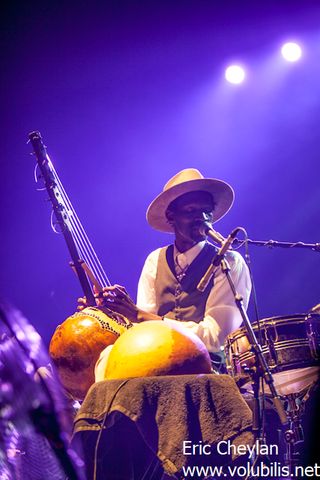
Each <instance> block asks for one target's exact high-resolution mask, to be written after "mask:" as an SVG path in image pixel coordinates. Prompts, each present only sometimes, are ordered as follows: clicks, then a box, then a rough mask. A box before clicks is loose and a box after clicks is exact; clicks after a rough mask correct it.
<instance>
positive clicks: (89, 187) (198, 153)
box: [0, 1, 320, 342]
mask: <svg viewBox="0 0 320 480" xmlns="http://www.w3.org/2000/svg"><path fill="white" fill-rule="evenodd" d="M9 3H10V4H9ZM64 3H66V4H68V6H66V5H64ZM261 3H262V2H254V3H253V4H250V3H248V2H240V1H239V2H234V3H232V2H218V1H216V2H213V1H212V2H204V1H193V2H192V1H190V2H187V1H184V2H182V1H176V2H169V1H168V2H166V1H162V2H152V1H149V2H123V1H122V2H121V1H117V2H87V1H78V2H72V1H69V2H53V1H52V2H48V1H42V2H21V4H19V3H17V2H8V4H9V5H8V6H7V9H6V11H5V15H4V16H3V17H2V40H3V41H2V46H3V48H2V51H3V52H4V56H5V58H4V62H3V67H2V73H1V75H2V81H3V87H2V89H1V95H2V98H1V106H2V113H3V114H4V117H3V120H2V139H1V142H0V144H1V147H0V148H1V157H0V161H1V258H0V261H1V264H0V265H1V289H0V292H1V295H2V296H4V297H6V298H7V299H9V300H10V301H11V302H13V303H14V304H15V305H16V306H18V307H19V308H20V309H21V310H22V311H23V312H24V313H25V314H26V315H27V317H28V318H29V319H30V321H31V322H32V323H33V324H34V325H35V326H36V328H37V329H38V331H39V332H40V334H41V335H42V336H43V338H44V339H45V341H46V342H47V341H48V340H49V339H50V337H51V335H52V332H53V330H54V328H55V326H56V325H57V324H58V323H61V322H62V321H63V320H64V319H65V318H66V317H67V316H68V315H69V314H71V313H73V311H74V310H75V306H76V299H77V297H78V296H79V295H80V294H81V291H80V287H79V285H78V283H77V280H76V279H75V278H74V276H73V273H72V272H71V271H70V267H69V266H68V261H69V256H68V253H67V250H66V245H65V243H64V239H63V237H62V236H57V235H55V234H54V233H53V232H52V231H51V228H50V221H49V219H50V210H51V209H50V205H49V204H48V202H47V200H46V199H47V195H46V193H45V192H37V191H36V186H35V184H34V183H33V169H34V159H33V158H32V157H31V156H29V152H31V146H30V145H26V141H27V136H28V133H29V132H30V131H32V130H39V131H40V132H41V133H42V135H43V137H44V140H45V143H46V145H47V146H48V152H49V155H50V156H51V159H52V161H53V163H54V165H55V167H56V169H57V171H58V173H59V175H60V177H61V179H62V181H63V183H64V185H65V187H66V189H67V191H68V193H69V196H70V197H71V199H72V201H73V204H74V206H75V208H76V210H77V212H78V214H79V216H80V218H81V219H82V222H83V224H84V226H85V228H86V231H87V233H88V235H89V237H90V238H91V240H92V242H93V244H94V246H95V247H96V250H97V252H98V255H99V257H100V259H101V262H102V263H103V265H104V266H105V269H106V271H107V273H108V275H109V276H110V278H111V280H112V281H113V282H115V283H120V284H123V285H125V286H126V287H127V289H128V290H129V292H130V293H131V294H132V296H134V297H135V294H136V285H137V281H138V278H139V274H140V270H141V268H142V265H143V261H144V259H145V257H146V255H147V254H148V253H149V252H150V251H151V250H152V249H154V248H156V247H158V246H161V245H165V244H166V243H168V242H170V240H171V237H170V236H169V235H164V234H161V233H160V232H156V231H153V230H151V229H150V228H149V226H148V224H147V223H146V221H145V211H146V208H147V206H148V204H149V203H150V201H151V200H153V198H154V197H155V196H156V195H157V194H158V193H159V192H160V191H161V190H162V187H163V185H164V183H165V182H166V181H167V180H168V179H169V177H171V176H172V175H174V174H175V173H176V172H177V171H179V170H180V169H183V168H186V167H196V168H198V169H199V170H200V171H201V172H202V173H203V174H204V175H205V176H208V177H216V178H221V179H224V180H226V181H228V182H229V183H231V184H232V185H233V187H234V189H235V191H236V202H235V205H234V208H233V209H232V211H231V212H230V213H229V214H228V215H227V217H226V218H224V219H223V220H222V221H220V222H219V223H218V224H217V225H216V228H217V230H219V231H220V232H221V233H222V234H224V235H227V234H228V233H229V232H230V231H231V230H232V229H233V228H234V227H235V226H238V225H242V226H244V227H245V228H246V229H247V231H248V233H249V237H250V238H253V239H259V240H267V239H270V238H272V239H277V240H283V241H299V240H300V241H303V242H310V243H313V242H319V241H320V234H319V213H318V210H319V199H320V189H319V166H318V164H319V162H318V159H319V153H320V152H319V149H320V147H319V145H320V142H319V123H320V111H319V105H320V81H319V73H320V63H319V58H320V30H319V25H320V7H319V6H316V3H317V2H314V3H313V4H312V3H310V2H309V3H308V2H297V3H295V2H287V3H283V2H277V3H272V2H266V3H267V5H265V6H262V5H261ZM106 5H107V6H106ZM291 39H296V40H297V41H300V43H301V44H302V46H303V49H304V56H303V59H302V60H301V61H300V62H298V63H297V64H289V63H286V62H284V61H283V60H282V59H281V57H280V54H279V48H280V46H281V44H282V42H284V41H286V40H291ZM232 61H241V62H242V63H244V64H246V65H247V66H248V75H247V81H246V83H245V84H243V85H242V86H233V85H230V84H228V83H226V82H225V80H224V69H225V67H226V65H228V64H229V63H230V62H232ZM250 251H251V259H252V264H253V271H254V277H255V281H256V288H257V294H258V304H259V310H260V314H259V316H260V318H265V317H268V316H274V315H281V314H292V313H300V312H304V311H306V310H308V309H309V308H310V307H312V306H313V305H314V304H316V303H318V302H319V301H320V294H319V270H320V255H319V253H315V252H312V251H304V250H282V249H281V250H280V249H278V250H275V249H267V248H258V247H251V249H250ZM250 315H251V318H252V319H253V320H254V315H253V313H252V309H250Z"/></svg>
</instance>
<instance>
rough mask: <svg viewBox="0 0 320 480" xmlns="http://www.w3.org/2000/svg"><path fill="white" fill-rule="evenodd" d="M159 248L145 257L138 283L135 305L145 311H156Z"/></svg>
mask: <svg viewBox="0 0 320 480" xmlns="http://www.w3.org/2000/svg"><path fill="white" fill-rule="evenodd" d="M160 250H161V248H158V249H157V250H154V251H153V252H151V253H150V255H149V256H148V257H147V259H146V261H145V263H144V266H143V268H142V272H141V275H140V279H139V283H138V293H137V307H138V308H141V310H144V311H145V312H150V313H157V305H156V292H155V280H156V275H157V266H158V259H159V255H160Z"/></svg>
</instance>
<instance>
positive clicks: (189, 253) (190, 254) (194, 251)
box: [173, 240, 207, 265]
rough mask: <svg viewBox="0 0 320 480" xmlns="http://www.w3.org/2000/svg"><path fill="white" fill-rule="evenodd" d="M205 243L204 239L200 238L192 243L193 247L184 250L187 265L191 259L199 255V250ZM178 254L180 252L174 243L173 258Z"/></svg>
mask: <svg viewBox="0 0 320 480" xmlns="http://www.w3.org/2000/svg"><path fill="white" fill-rule="evenodd" d="M206 243H207V242H206V240H202V242H199V243H196V244H195V245H193V247H191V248H189V250H186V251H185V252H183V254H184V256H185V258H186V260H187V264H188V265H190V264H191V263H192V262H193V260H194V259H195V258H196V257H197V256H198V255H199V253H200V252H201V250H202V249H203V247H204V246H205V244H206ZM179 254H181V252H179V250H178V249H177V247H176V244H174V249H173V255H174V258H176V256H177V255H179Z"/></svg>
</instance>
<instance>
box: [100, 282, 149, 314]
mask: <svg viewBox="0 0 320 480" xmlns="http://www.w3.org/2000/svg"><path fill="white" fill-rule="evenodd" d="M95 297H96V299H97V305H98V306H105V307H107V308H109V309H110V310H112V311H113V312H117V313H121V315H124V316H125V317H126V318H127V319H128V320H130V321H131V322H139V321H140V320H139V318H138V317H139V309H138V307H137V306H136V304H135V303H134V301H133V300H132V299H131V298H130V296H129V294H128V292H127V291H126V289H125V288H124V287H122V286H121V285H112V286H110V287H104V288H103V289H102V292H101V293H98V294H95Z"/></svg>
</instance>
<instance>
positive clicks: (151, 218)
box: [147, 178, 234, 233]
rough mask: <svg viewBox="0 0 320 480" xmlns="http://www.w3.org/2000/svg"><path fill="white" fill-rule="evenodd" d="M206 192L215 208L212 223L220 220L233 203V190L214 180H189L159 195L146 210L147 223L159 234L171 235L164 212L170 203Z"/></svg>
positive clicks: (171, 229)
mask: <svg viewBox="0 0 320 480" xmlns="http://www.w3.org/2000/svg"><path fill="white" fill-rule="evenodd" d="M198 190H199V191H203V192H208V193H210V194H211V195H212V197H213V200H214V203H215V208H214V211H213V222H217V221H218V220H220V219H221V218H222V217H223V216H224V215H225V214H226V213H227V212H228V211H229V210H230V208H231V207H232V204H233V201H234V191H233V188H232V187H231V186H230V185H229V184H228V183H226V182H223V181H222V180H217V179H215V178H204V179H195V180H189V181H187V182H183V183H180V184H179V185H175V186H173V187H171V188H169V189H168V190H166V191H164V192H162V193H160V195H158V196H157V197H156V198H155V199H154V200H153V202H151V204H150V205H149V207H148V209H147V221H148V223H149V225H150V226H151V227H152V228H155V229H156V230H160V231H161V232H167V233H173V231H174V230H173V228H172V226H171V225H169V223H168V221H167V217H166V211H167V208H168V206H169V205H170V203H171V202H173V201H174V200H175V199H176V198H178V197H180V196H181V195H183V194H185V193H188V192H194V191H198Z"/></svg>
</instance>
